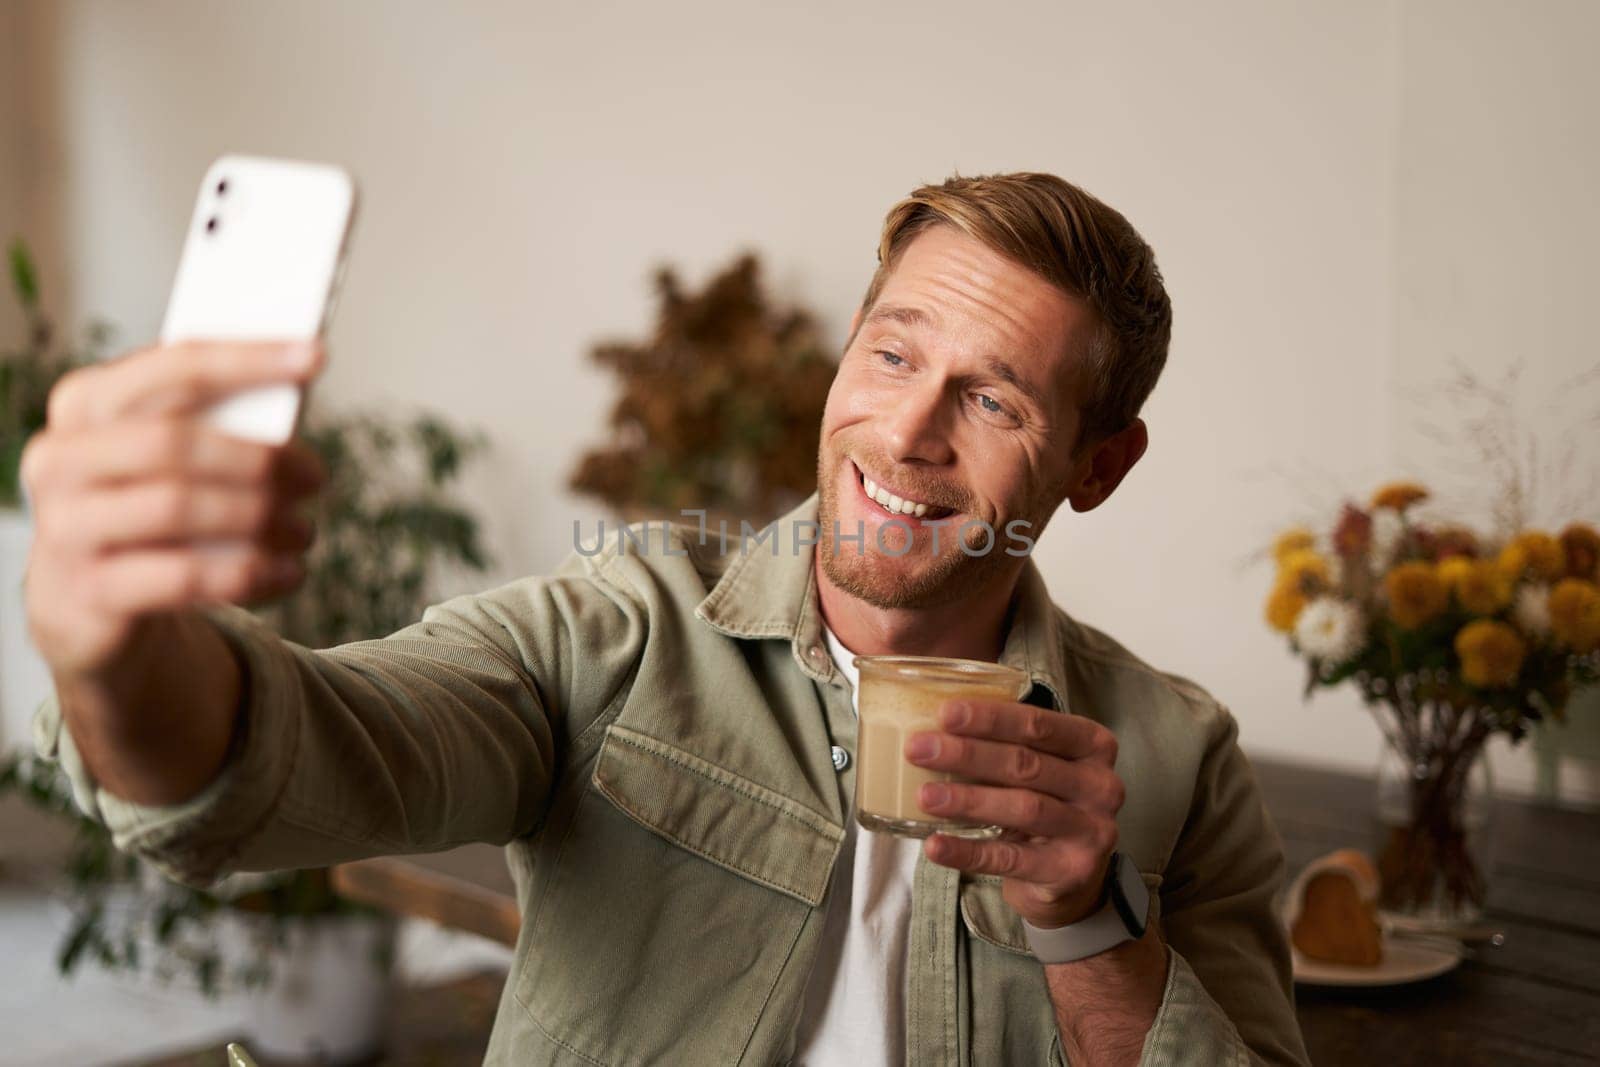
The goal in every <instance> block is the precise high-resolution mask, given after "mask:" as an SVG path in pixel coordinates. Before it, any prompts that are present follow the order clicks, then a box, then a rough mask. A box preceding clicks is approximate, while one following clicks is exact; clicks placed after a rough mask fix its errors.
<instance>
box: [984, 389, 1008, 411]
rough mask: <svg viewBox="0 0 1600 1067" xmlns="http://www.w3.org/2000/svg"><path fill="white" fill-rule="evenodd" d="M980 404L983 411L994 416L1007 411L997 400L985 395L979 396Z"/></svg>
mask: <svg viewBox="0 0 1600 1067" xmlns="http://www.w3.org/2000/svg"><path fill="white" fill-rule="evenodd" d="M978 403H980V404H982V405H983V410H985V411H987V412H989V413H991V414H994V415H998V414H1000V413H1001V412H1003V411H1005V408H1004V407H1003V406H1002V405H1001V404H1000V402H999V401H997V400H995V398H994V397H992V396H985V395H984V394H983V393H979V394H978Z"/></svg>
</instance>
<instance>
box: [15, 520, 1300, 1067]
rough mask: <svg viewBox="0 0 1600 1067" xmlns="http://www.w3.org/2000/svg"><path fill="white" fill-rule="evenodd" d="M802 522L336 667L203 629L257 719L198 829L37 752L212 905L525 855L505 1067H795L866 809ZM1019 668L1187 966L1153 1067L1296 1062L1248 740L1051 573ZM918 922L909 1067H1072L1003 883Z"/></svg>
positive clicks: (576, 562)
mask: <svg viewBox="0 0 1600 1067" xmlns="http://www.w3.org/2000/svg"><path fill="white" fill-rule="evenodd" d="M815 516H816V501H815V497H813V498H812V499H811V500H809V501H807V502H806V504H804V505H802V507H801V508H799V509H797V510H796V511H795V512H793V513H792V514H791V515H790V516H788V517H786V518H785V519H783V520H780V521H779V522H778V524H777V525H776V529H775V531H774V529H773V528H771V527H769V528H768V531H766V532H767V533H768V537H767V538H766V539H765V540H763V541H741V540H740V539H739V538H738V537H737V536H730V537H729V538H728V540H727V543H726V545H724V544H723V543H721V541H720V539H719V537H718V536H717V534H716V532H715V531H712V532H711V533H710V536H708V537H705V538H704V540H705V542H706V543H705V544H701V540H702V538H701V536H700V535H699V534H698V533H697V532H696V531H695V530H694V529H693V528H691V527H672V528H671V529H670V532H669V530H668V528H667V527H665V526H664V525H661V524H655V525H653V526H651V527H650V529H649V533H648V537H647V538H644V539H638V540H635V539H623V540H619V539H618V538H617V537H616V536H615V534H616V531H615V530H614V529H613V530H611V531H610V533H608V534H607V536H606V541H605V547H604V549H603V550H599V551H595V550H594V549H595V546H594V545H588V546H584V547H580V548H579V549H578V550H577V551H575V552H574V554H573V556H572V557H571V558H570V559H569V560H568V561H567V562H566V563H565V564H564V565H563V566H562V567H561V568H560V569H559V570H558V571H557V572H556V573H555V574H554V575H552V576H549V577H539V578H525V579H522V580H520V581H516V582H512V583H510V584H508V585H505V586H502V587H501V588H498V589H494V590H491V591H489V592H485V593H481V594H477V595H472V596H463V597H458V598H455V599H452V600H449V601H446V602H445V603H443V604H439V605H436V606H434V607H431V608H429V609H428V610H427V612H426V613H425V614H424V615H423V617H422V621H420V622H418V623H416V624H415V625H412V626H408V627H406V628H405V629H403V630H401V631H399V632H397V633H395V634H393V635H391V636H389V637H386V638H383V639H381V640H374V641H363V642H359V643H355V644H349V645H343V646H340V647H338V648H334V649H329V650H325V651H316V652H313V651H310V650H307V649H305V648H302V647H300V646H298V645H293V644H289V643H286V642H284V641H282V640H280V639H279V638H277V637H276V636H275V635H273V634H272V633H271V632H270V631H269V630H268V629H266V628H265V627H264V626H262V625H261V624H260V623H258V622H257V621H256V620H255V619H254V617H253V616H251V615H250V614H248V613H247V612H245V611H243V610H241V609H238V608H232V607H223V608H218V609H214V610H212V611H211V612H210V615H211V618H212V619H213V620H214V622H215V624H216V625H217V626H218V627H219V628H220V630H221V632H222V634H223V635H224V637H225V638H226V639H227V640H228V641H229V643H230V644H231V645H232V646H233V648H234V649H235V651H236V652H237V654H238V655H239V657H240V660H241V662H242V664H243V665H244V668H245V674H246V699H245V707H244V715H243V717H242V718H241V725H240V728H239V731H238V733H237V735H236V739H235V745H234V749H233V751H232V753H231V754H230V756H229V759H228V763H227V765H226V767H225V769H224V771H223V772H222V774H221V775H219V777H218V778H217V779H216V780H215V781H213V782H212V783H211V784H210V785H209V786H207V787H206V788H205V789H204V790H203V791H202V792H201V793H200V794H198V795H197V796H196V797H194V798H193V799H191V800H190V801H188V802H185V803H183V804H181V805H175V806H172V807H145V806H139V805H135V804H130V803H128V802H126V801H124V800H121V799H120V798H118V797H116V796H114V795H112V794H111V793H109V792H107V791H106V790H104V789H101V788H99V787H97V786H96V785H95V784H94V783H93V781H91V780H90V778H89V776H88V775H87V774H86V773H85V772H84V769H83V766H82V763H81V760H80V759H79V757H78V755H77V752H76V750H75V749H74V747H73V744H72V738H71V734H70V732H68V731H65V730H63V729H61V721H60V713H59V709H58V707H57V706H56V703H55V701H54V699H51V700H49V701H47V702H46V703H45V704H44V705H43V706H42V707H41V709H40V712H39V716H38V719H37V722H36V733H37V743H38V747H39V749H40V751H41V752H42V753H44V754H46V755H49V756H53V757H57V758H59V759H60V761H61V763H62V765H63V766H64V768H65V769H66V770H67V771H68V773H69V775H70V776H71V778H72V780H73V784H74V787H75V789H76V792H77V797H78V802H79V804H80V805H82V806H83V807H84V809H85V810H86V811H88V812H89V813H90V814H92V815H93V816H95V817H96V818H99V819H101V820H103V821H104V822H105V824H106V825H107V826H108V827H110V828H111V830H112V831H113V833H114V835H115V840H116V841H117V843H118V845H119V846H121V847H123V848H126V849H130V850H134V851H137V852H139V853H141V854H143V855H144V856H146V857H148V858H149V859H150V860H152V861H153V862H154V863H155V864H156V865H157V866H159V867H160V868H162V869H163V870H164V871H166V872H167V873H168V874H170V875H171V876H173V877H176V878H179V879H181V880H184V881H187V882H190V883H193V884H206V883H208V882H209V881H210V880H211V879H213V878H215V877H216V876H218V875H220V874H222V873H226V872H229V871H234V870H270V869H279V868H291V867H308V866H317V865H323V864H330V863H334V862H337V861H341V860H349V859H355V858H358V857H364V856H373V855H380V854H389V853H404V852H422V851H434V850H439V849H445V848H449V847H452V846H455V845H459V844H462V843H465V842H470V841H488V842H493V843H496V844H506V845H507V846H508V848H507V857H508V861H509V863H510V866H511V872H512V875H513V878H514V880H515V883H516V887H517V897H518V903H519V905H520V907H521V910H522V915H523V917H524V920H523V924H522V931H521V936H520V938H519V939H518V943H517V947H516V957H515V965H514V967H513V969H512V972H511V975H510V977H509V979H508V981H507V984H506V987H505V992H504V995H503V997H502V1000H501V1003H500V1008H499V1015H498V1018H497V1021H496V1024H495V1029H494V1036H493V1039H492V1041H491V1043H490V1046H489V1052H488V1058H487V1062H489V1063H491V1064H505V1065H511V1064H519V1065H520V1064H560V1065H563V1067H576V1065H590V1067H592V1065H616V1067H621V1065H625V1064H646V1063H650V1064H655V1063H666V1064H692V1065H697V1067H698V1065H704V1064H733V1063H739V1064H760V1065H772V1064H783V1063H786V1062H788V1061H789V1060H790V1059H791V1058H792V1056H793V1055H794V1050H795V1035H796V1027H797V1022H798V1017H799V1011H800V1009H801V1003H802V992H803V989H804V986H805V982H806V978H807V975H808V973H809V972H810V970H811V968H812V963H813V961H814V960H815V958H816V956H817V952H818V948H819V941H820V938H821V936H822V929H823V919H824V912H825V906H826V903H827V891H828V887H829V885H830V881H831V879H830V875H831V873H832V869H833V864H834V862H835V861H836V859H837V857H838V855H839V846H840V843H841V841H842V840H843V838H844V826H845V820H846V818H847V817H848V816H849V813H850V810H851V806H850V805H851V798H852V796H853V794H854V784H855V780H854V768H855V764H854V761H853V760H852V761H850V762H849V763H848V764H847V766H846V767H845V769H844V770H843V771H839V770H836V769H835V768H834V764H833V760H832V758H831V748H832V746H834V745H838V746H841V747H843V748H844V749H845V750H846V751H849V752H852V753H853V752H854V751H855V742H856V723H855V717H854V714H853V713H852V710H851V699H850V693H849V690H848V688H847V683H846V682H845V681H844V679H843V678H842V676H841V675H840V673H839V672H838V671H837V670H836V669H835V668H834V666H833V663H832V660H831V658H830V657H829V655H828V653H827V650H826V648H825V646H824V642H823V638H822V634H821V629H820V619H819V615H818V611H817V594H816V582H815V580H814V577H813V564H814V555H813V550H812V549H811V548H810V547H809V546H808V545H807V544H806V542H807V541H808V540H809V541H814V540H815V522H814V520H815ZM586 553H588V554H586ZM1001 661H1002V662H1004V663H1007V664H1012V665H1015V666H1018V667H1021V668H1023V669H1025V670H1026V671H1027V672H1028V673H1029V674H1030V675H1031V676H1032V678H1033V681H1034V690H1033V693H1032V694H1031V696H1030V698H1029V699H1030V700H1031V701H1032V702H1034V703H1037V704H1040V705H1041V706H1053V707H1055V708H1059V709H1062V710H1069V711H1070V712H1072V713H1074V714H1079V715H1087V716H1090V717H1092V718H1094V719H1096V720H1097V721H1099V722H1102V723H1104V724H1106V725H1107V726H1108V727H1109V728H1110V729H1111V730H1112V731H1114V732H1115V733H1116V735H1117V737H1118V740H1119V744H1120V750H1119V756H1118V759H1117V770H1118V772H1119V773H1120V774H1121V776H1122V778H1123V780H1124V781H1125V782H1126V784H1127V788H1128V799H1127V803H1126V805H1125V806H1124V808H1123V810H1122V813H1121V816H1120V819H1119V824H1120V846H1119V847H1120V848H1121V849H1122V850H1124V851H1126V852H1128V853H1130V854H1131V855H1132V856H1133V858H1134V859H1135V860H1136V861H1137V863H1138V865H1139V868H1140V869H1141V870H1142V871H1143V872H1145V879H1146V881H1147V883H1148V884H1149V885H1150V886H1151V888H1152V896H1151V899H1152V905H1151V911H1152V914H1151V919H1152V921H1154V920H1156V919H1159V921H1160V923H1161V930H1162V933H1163V936H1164V937H1165V939H1166V941H1167V943H1168V944H1169V945H1170V947H1171V953H1170V957H1169V960H1170V968H1169V978H1168V982H1167V986H1166V990H1165V993H1164V996H1163V1000H1162V1005H1161V1009H1160V1013H1159V1015H1158V1017H1157V1019H1156V1022H1155V1025H1154V1027H1153V1028H1152V1030H1151V1031H1150V1034H1149V1037H1148V1038H1147V1040H1146V1042H1145V1048H1144V1062H1145V1063H1148V1064H1178V1063H1195V1064H1206V1065H1216V1064H1234V1063H1240V1064H1242V1063H1246V1062H1257V1061H1260V1062H1269V1063H1303V1062H1305V1052H1304V1049H1303V1047H1302V1044H1301V1039H1300V1033H1299V1029H1298V1026H1297V1024H1296V1022H1295V1016H1294V1009H1293V1001H1292V993H1291V986H1290V977H1289V956H1288V948H1287V943H1286V939H1285V937H1284V935H1283V933H1282V931H1281V929H1280V928H1279V926H1278V924H1277V923H1276V922H1275V921H1274V919H1273V897H1274V894H1275V892H1276V891H1277V890H1278V888H1279V885H1280V883H1281V881H1282V878H1283V872H1284V860H1283V855H1282V849H1281V846H1280V844H1279V840H1278V838H1277V835H1276V833H1275V832H1274V830H1273V827H1272V825H1271V823H1270V821H1269V820H1268V817H1267V814H1266V812H1265V811H1264V810H1263V808H1262V802H1261V797H1260V794H1259V792H1258V790H1257V787H1256V782H1255V778H1254V777H1253V775H1252V772H1251V769H1250V766H1249V764H1248V763H1247V762H1246V761H1245V758H1244V756H1243V755H1242V754H1241V753H1240V751H1239V748H1238V747H1237V745H1236V744H1235V734H1236V728H1235V725H1234V721H1233V718H1232V717H1231V716H1230V715H1229V713H1228V712H1227V711H1226V709H1224V708H1223V707H1222V706H1220V705H1219V704H1218V703H1217V702H1216V701H1215V700H1213V699H1212V698H1211V697H1209V696H1208V695H1206V693H1205V692H1203V691H1202V690H1201V689H1199V688H1198V687H1197V686H1195V685H1193V684H1191V683H1189V682H1187V681H1184V680H1182V679H1180V678H1176V677H1173V676H1171V675H1167V674H1162V673H1160V672H1158V671H1155V670H1153V669H1151V668H1150V667H1148V666H1146V665H1145V664H1143V663H1142V662H1140V661H1139V660H1137V659H1135V658H1134V657H1133V656H1132V655H1130V654H1129V653H1128V652H1127V651H1125V650H1124V649H1123V648H1121V647H1120V646H1118V645H1117V644H1116V643H1115V642H1113V641H1111V640H1110V639H1109V638H1107V637H1106V636H1104V635H1102V634H1100V633H1098V632H1096V631H1094V630H1092V629H1090V628H1088V627H1086V626H1083V625H1081V624H1080V623H1077V622H1075V621H1074V620H1072V619H1071V618H1069V617H1068V616H1067V615H1066V614H1065V613H1064V612H1062V611H1060V610H1059V609H1058V608H1056V607H1055V606H1054V605H1052V603H1051V602H1050V598H1049V595H1048V593H1047V591H1046V590H1045V587H1044V583H1043V580H1042V579H1041V577H1040V575H1039V573H1038V571H1037V570H1036V569H1035V568H1034V566H1033V564H1032V563H1031V562H1029V564H1028V566H1027V568H1026V572H1025V575H1024V578H1023V582H1022V584H1021V587H1020V591H1019V595H1018V598H1017V599H1016V601H1015V610H1014V612H1013V618H1012V621H1011V624H1010V627H1009V630H1008V638H1007V641H1006V644H1005V651H1004V654H1003V656H1002V657H1001ZM912 899H913V904H912V921H911V940H910V948H909V954H910V958H909V963H908V998H907V1019H906V1024H907V1030H908V1034H907V1046H908V1060H909V1062H910V1063H912V1064H916V1065H923V1064H930V1065H933V1064H950V1065H962V1067H968V1065H976V1067H991V1065H1011V1064H1030V1063H1032V1064H1046V1063H1050V1064H1062V1063H1064V1062H1065V1060H1064V1057H1063V1055H1062V1052H1061V1046H1060V1039H1059V1035H1058V1033H1057V1030H1056V1019H1055V1012H1054V1009H1053V1006H1052V1004H1051V1002H1050V997H1049V994H1048V990H1047V987H1046V984H1045V976H1044V970H1043V968H1042V966H1041V965H1040V964H1039V963H1038V961H1036V960H1035V959H1034V958H1033V957H1032V956H1031V955H1030V954H1029V952H1028V950H1027V948H1026V946H1025V943H1024V941H1023V937H1022V927H1021V920H1020V918H1019V917H1018V916H1017V914H1016V913H1015V912H1014V911H1013V910H1012V909H1011V908H1010V906H1009V905H1007V904H1006V903H1005V901H1004V899H1003V897H1002V896H1001V891H1000V880H999V879H998V878H997V877H994V876H977V877H974V876H971V875H967V874H963V873H961V872H959V871H956V870H953V869H950V868H946V867H941V866H939V865H937V864H932V863H929V862H928V860H927V858H926V857H925V856H924V857H919V859H918V861H917V868H916V876H915V881H914V886H913V891H912Z"/></svg>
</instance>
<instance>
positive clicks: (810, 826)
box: [515, 724, 844, 1067]
mask: <svg viewBox="0 0 1600 1067" xmlns="http://www.w3.org/2000/svg"><path fill="white" fill-rule="evenodd" d="M843 836H844V831H843V829H842V828H841V827H837V826H834V825H833V824H832V823H830V822H828V820H826V819H825V818H823V817H822V816H821V815H819V814H817V813H816V812H814V811H811V810H810V809H808V808H805V807H803V806H801V805H798V804H795V803H794V802H793V801H791V800H789V799H788V798H787V797H784V796H782V795H780V794H777V793H774V792H773V791H771V790H769V789H767V788H765V787H763V786H761V785H759V784H758V783H756V782H753V781H750V780H749V779H746V778H744V777H742V776H740V775H737V774H735V773H733V772H731V771H729V770H726V769H725V768H722V767H719V766H717V765H715V764H712V763H709V762H707V761H705V760H702V759H700V758H699V757H697V756H695V755H693V754H692V753H689V752H686V751H684V750H682V749H680V748H677V747H675V746H673V745H670V744H668V743H666V742H664V741H661V740H659V739H657V738H654V737H650V736H649V735H646V734H641V733H639V732H638V731H635V730H630V729H628V728H626V727H622V726H618V725H616V724H612V725H610V726H608V727H607V728H606V737H605V740H604V741H603V742H602V744H601V747H600V751H599V754H598V757H597V759H596V762H595V768H594V774H593V776H592V778H591V781H590V787H589V789H588V790H587V791H586V792H585V794H584V796H583V798H582V799H581V800H580V801H579V804H578V809H577V811H576V813H575V815H574V818H573V821H572V823H571V825H570V827H569V830H568V833H567V835H566V837H565V840H564V841H563V843H562V845H561V847H560V851H559V853H558V855H557V857H556V860H555V869H554V871H553V873H552V875H551V879H550V883H549V885H548V887H547V888H546V889H545V891H544V892H543V894H542V895H541V897H540V900H539V902H538V903H537V904H536V905H535V913H534V917H533V919H532V921H531V923H530V930H529V933H528V935H527V937H526V939H525V940H526V947H527V951H526V955H525V957H524V961H523V964H522V967H521V969H520V971H519V973H518V975H517V978H516V986H515V993H516V997H517V999H518V1000H519V1001H520V1002H521V1003H522V1005H523V1007H524V1008H525V1009H526V1010H527V1012H528V1013H529V1015H530V1016H531V1017H532V1019H533V1021H534V1022H535V1023H536V1024H537V1025H538V1026H539V1028H540V1029H541V1030H542V1031H543V1032H544V1033H545V1035H546V1036H547V1037H549V1038H550V1039H552V1040H554V1041H556V1042H558V1043H559V1044H561V1045H563V1046H565V1047H567V1048H568V1049H570V1050H572V1051H574V1052H577V1053H578V1054H580V1055H582V1056H584V1057H586V1058H588V1059H589V1060H591V1061H593V1062H595V1063H600V1064H607V1065H617V1067H621V1065H624V1064H634V1063H660V1062H670V1063H705V1064H713V1063H734V1062H737V1061H738V1060H739V1058H740V1056H741V1055H742V1053H743V1052H744V1049H745V1047H746V1045H747V1044H748V1042H749V1040H750V1036H751V1034H752V1032H753V1031H754V1029H755V1025H756V1022H757V1020H758V1019H759V1017H760V1015H761V1012H762V1009H763V1007H764V1006H765V1005H766V1002H767V1000H768V998H769V996H770V995H771V993H772V990H773V987H774V986H775V985H776V983H777V981H778V977H779V975H780V973H781V971H782V970H783V966H784V964H785V962H786V961H787V960H788V958H789V957H790V955H791V953H792V952H793V949H794V946H795V942H796V941H797V939H798V937H799V935H800V931H801V928H802V927H803V926H804V925H805V922H806V920H807V918H808V917H809V916H810V915H811V914H812V912H813V910H814V909H816V908H818V906H819V905H820V904H821V903H822V900H823V895H824V892H825V890H826V888H827V884H828V878H829V875H830V873H831V871H832V869H833V862H834V859H835V857H836V856H837V854H838V850H839V845H840V842H841V841H842V840H843Z"/></svg>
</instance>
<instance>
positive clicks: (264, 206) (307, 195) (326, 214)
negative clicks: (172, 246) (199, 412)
mask: <svg viewBox="0 0 1600 1067" xmlns="http://www.w3.org/2000/svg"><path fill="white" fill-rule="evenodd" d="M355 207H356V187H355V182H354V181H353V180H352V179H351V177H350V175H349V174H348V173H346V172H345V171H344V170H342V169H340V168H339V167H334V166H329V165H327V164H323V163H302V162H295V161H291V160H282V159H261V158H256V157H252V156H223V157H222V158H221V159H219V160H217V161H216V162H215V163H213V164H212V165H211V167H210V169H208V170H207V171H206V176H205V179H204V180H203V181H202V182H201V183H200V195H199V197H198V198H197V199H196V200H195V207H194V218H193V219H192V220H191V221H190V223H189V234H188V237H187V238H186V239H185V241H184V246H183V256H182V258H181V259H180V260H179V262H178V276H177V280H176V281H174V282H173V286H172V297H171V299H170V301H169V302H168V304H167V315H166V319H165V320H164V322H163V323H162V326H161V339H162V341H164V342H170V341H181V340H188V339H206V340H223V341H266V340H270V341H303V340H312V339H314V338H318V337H321V336H322V334H323V333H324V331H325V330H326V329H327V326H328V323H329V321H330V320H331V318H332V315H333V308H334V303H335V301H336V299H337V296H338V291H339V283H340V281H341V279H342V277H343V274H344V264H345V257H346V253H347V251H348V246H349V241H350V229H351V224H352V222H353V221H354V218H355ZM303 399H304V398H303V397H302V396H301V390H300V389H299V388H298V387H297V386H294V385H273V386H266V387H263V388H260V389H250V390H246V391H245V392H242V393H238V394H236V395H234V396H231V397H229V398H228V399H226V400H223V401H221V402H220V403H218V404H216V405H214V406H213V407H212V408H211V410H210V411H209V412H207V419H208V420H209V421H210V422H211V423H212V424H213V425H215V426H217V427H219V428H220V429H222V430H224V431H226V432H228V433H232V434H235V435H237V436H240V437H245V438H249V439H251V440H256V441H264V442H267V443H269V444H282V443H283V442H285V441H287V440H289V438H290V437H292V436H293V435H294V431H295V427H296V426H297V425H298V423H299V420H300V409H301V407H302V401H303Z"/></svg>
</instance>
